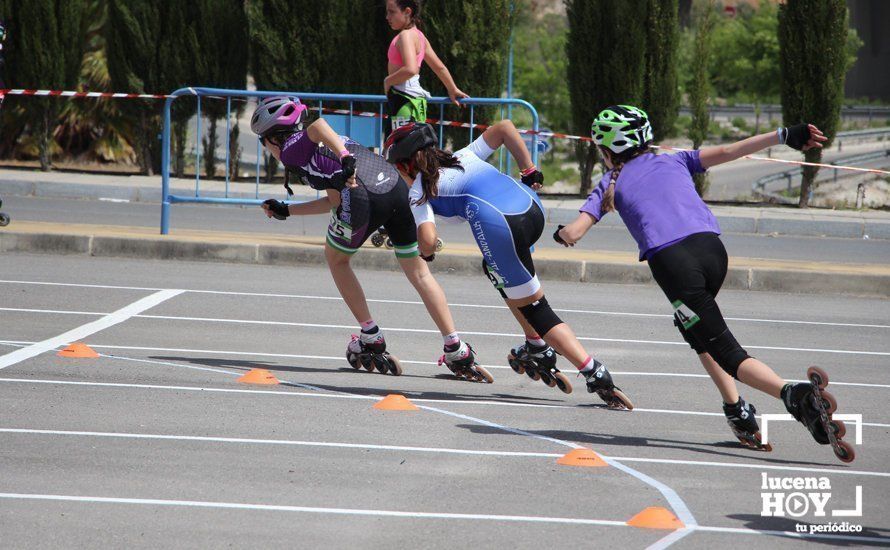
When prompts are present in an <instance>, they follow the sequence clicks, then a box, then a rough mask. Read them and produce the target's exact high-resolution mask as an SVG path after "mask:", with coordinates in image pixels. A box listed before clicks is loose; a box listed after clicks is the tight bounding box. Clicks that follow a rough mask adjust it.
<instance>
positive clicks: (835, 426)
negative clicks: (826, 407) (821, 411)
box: [828, 420, 847, 439]
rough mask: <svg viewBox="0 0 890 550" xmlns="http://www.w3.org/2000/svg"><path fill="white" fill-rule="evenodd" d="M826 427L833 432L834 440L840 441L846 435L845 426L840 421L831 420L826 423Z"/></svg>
mask: <svg viewBox="0 0 890 550" xmlns="http://www.w3.org/2000/svg"><path fill="white" fill-rule="evenodd" d="M828 426H829V427H830V428H831V431H832V432H834V437H835V438H836V439H841V438H843V437H844V436H845V435H847V425H846V424H844V423H843V422H841V421H840V420H832V421H831V422H829V423H828Z"/></svg>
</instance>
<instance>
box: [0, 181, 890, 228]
mask: <svg viewBox="0 0 890 550" xmlns="http://www.w3.org/2000/svg"><path fill="white" fill-rule="evenodd" d="M217 183H218V182H217ZM0 188H2V190H3V194H5V195H17V196H31V197H53V198H65V199H90V200H98V199H100V198H104V199H116V200H127V201H130V202H153V203H160V202H161V189H160V186H157V187H144V186H137V185H133V186H125V185H99V184H87V183H65V182H58V181H33V182H32V181H24V180H16V179H5V178H0ZM277 189H280V188H277ZM264 191H265V190H264ZM173 193H174V194H179V195H193V194H194V189H190V190H189V189H174V190H173ZM201 195H202V196H204V197H214V198H219V197H224V196H225V193H223V192H221V191H216V190H211V189H202V191H201ZM261 195H262V194H261ZM228 196H229V197H230V198H237V199H253V198H255V193H254V192H243V191H240V192H239V191H232V192H230V193H229V194H228ZM295 198H296V199H297V200H300V199H303V198H310V197H308V196H306V197H302V196H297V197H295ZM313 198H314V197H313ZM546 202H551V204H552V203H554V202H555V203H557V204H559V203H561V202H562V201H560V200H557V199H545V203H546ZM545 207H546V213H547V221H548V222H550V223H556V224H560V223H561V224H566V223H568V222H570V221H572V220H574V219H575V217H576V216H577V215H578V210H577V208H567V207H565V206H548V205H547V204H545ZM754 208H755V209H756V210H757V211H755V212H752V215H751V216H728V215H719V214H718V215H717V220H718V221H719V222H720V228H721V229H722V230H723V231H724V232H725V233H747V234H754V235H773V234H778V235H792V236H803V237H839V238H855V239H861V238H865V237H866V236H867V237H868V238H869V239H890V221H881V220H868V219H855V218H854V219H844V220H832V219H825V218H827V216H824V215H820V214H819V213H818V212H817V211H814V214H813V217H814V218H818V219H812V218H808V217H801V218H800V219H796V218H787V217H773V216H769V215H763V214H762V213H761V212H760V211H759V208H756V207H754ZM600 223H601V225H603V226H606V227H620V226H621V225H622V222H621V219H620V218H619V217H618V216H617V215H612V216H606V217H605V218H603V221H602V222H600Z"/></svg>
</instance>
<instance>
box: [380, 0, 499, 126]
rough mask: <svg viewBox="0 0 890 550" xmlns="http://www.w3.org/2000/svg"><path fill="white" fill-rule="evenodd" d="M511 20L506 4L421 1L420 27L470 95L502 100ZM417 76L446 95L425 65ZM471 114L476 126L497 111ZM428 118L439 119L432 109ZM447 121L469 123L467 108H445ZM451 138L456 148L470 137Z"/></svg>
mask: <svg viewBox="0 0 890 550" xmlns="http://www.w3.org/2000/svg"><path fill="white" fill-rule="evenodd" d="M512 17H513V16H512V14H511V11H510V1H509V0H428V1H426V2H424V3H423V11H422V12H421V18H422V23H421V27H420V28H421V30H422V31H423V32H424V34H425V35H426V36H427V38H428V39H429V41H430V44H431V45H432V46H433V48H434V49H435V51H436V53H437V54H438V55H439V58H441V60H442V62H443V63H445V66H446V67H448V70H449V71H450V72H451V76H452V77H454V81H455V83H456V84H457V87H458V88H460V89H461V90H463V91H464V92H466V93H467V94H469V95H470V96H473V97H500V96H501V93H502V91H503V90H504V85H505V75H506V61H507V48H508V42H509V39H510V28H511V21H512ZM384 75H385V68H384ZM420 78H421V84H422V85H423V86H424V88H426V89H427V90H429V91H430V92H431V93H432V94H433V95H436V96H445V95H447V94H446V91H445V87H444V86H443V85H442V83H441V82H440V81H439V78H438V77H437V76H436V75H435V74H434V73H433V72H432V71H431V70H430V69H429V67H427V66H426V64H424V68H423V70H422V71H421V76H420ZM474 113H475V116H474V122H476V123H487V122H489V121H491V120H492V119H493V118H494V116H495V114H496V113H497V110H496V109H495V108H481V109H480V108H476V109H474ZM429 116H430V117H431V118H438V117H439V113H438V108H433V109H431V110H430V112H429ZM445 118H446V119H449V120H469V113H468V109H466V108H464V109H460V108H458V107H447V108H446V110H445ZM450 134H452V138H453V139H454V140H456V144H460V143H463V142H464V141H465V140H467V138H468V136H469V134H468V132H467V131H466V130H460V131H455V132H450Z"/></svg>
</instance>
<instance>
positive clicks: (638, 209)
mask: <svg viewBox="0 0 890 550" xmlns="http://www.w3.org/2000/svg"><path fill="white" fill-rule="evenodd" d="M704 171H705V169H704V168H703V167H702V165H701V161H700V160H699V151H681V152H679V153H673V154H669V155H655V154H643V155H641V156H639V157H637V158H635V159H633V160H631V161H630V162H628V163H627V164H625V165H624V168H622V169H621V174H620V175H619V176H618V182H617V183H616V184H615V210H617V211H618V215H619V216H621V220H622V221H624V225H626V226H627V229H628V230H629V231H630V234H631V235H632V236H633V238H634V240H635V241H637V246H639V248H640V261H643V260H646V259H649V256H651V255H652V254H654V253H655V252H657V251H658V250H660V249H661V248H663V247H665V246H667V245H669V244H673V243H675V242H677V241H679V240H681V239H684V238H686V237H688V236H689V235H692V234H694V233H703V232H711V233H717V234H718V235H719V234H720V226H719V225H718V224H717V218H715V217H714V214H712V213H711V211H710V209H708V206H707V205H706V204H705V202H704V201H703V200H701V197H699V196H698V193H697V192H696V191H695V183H694V182H693V181H692V175H693V174H700V173H702V172H704ZM611 175H612V171H611V170H610V171H608V172H606V173H605V174H604V175H603V179H602V180H601V181H600V183H599V185H597V186H596V188H594V190H593V191H592V192H591V193H590V196H588V197H587V202H585V203H584V205H582V206H581V208H580V209H579V210H580V211H581V212H585V213H587V214H590V215H591V216H593V217H594V218H595V219H596V220H597V221H599V219H600V218H601V217H602V214H601V211H600V208H601V205H602V201H603V193H605V191H606V188H607V187H608V186H609V179H610V177H611Z"/></svg>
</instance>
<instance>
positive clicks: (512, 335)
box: [5, 291, 890, 357]
mask: <svg viewBox="0 0 890 550" xmlns="http://www.w3.org/2000/svg"><path fill="white" fill-rule="evenodd" d="M180 292H182V291H180ZM5 309H6V310H7V311H15V308H5ZM21 311H30V312H40V311H41V310H35V309H30V310H24V309H22V310H21ZM46 312H49V313H56V312H55V311H51V310H46ZM68 313H72V314H82V315H102V313H97V312H86V311H81V312H76V311H72V312H68ZM133 317H137V318H140V319H158V320H163V321H188V322H199V323H231V324H241V325H261V326H285V327H303V328H321V329H344V330H355V326H353V325H336V324H322V323H298V322H293V321H260V320H255V319H223V318H215V317H188V316H181V315H134V316H133ZM386 331H387V332H412V333H422V334H436V335H438V334H439V331H438V330H433V329H422V328H408V327H386ZM460 333H461V335H471V336H492V337H503V338H514V339H522V338H525V335H524V334H519V333H511V332H482V331H469V330H462V331H460ZM577 338H578V340H581V341H588V342H611V343H618V344H652V345H660V346H688V344H687V343H686V342H682V341H680V342H674V341H665V340H637V339H632V338H598V337H594V336H580V335H579V336H577ZM745 347H746V348H748V349H762V350H773V351H804V352H811V353H835V354H847V355H876V356H882V357H885V356H886V357H890V351H865V350H841V349H821V348H789V347H782V346H761V345H751V344H746V345H745Z"/></svg>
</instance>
